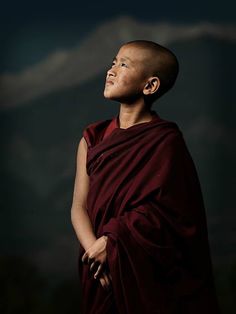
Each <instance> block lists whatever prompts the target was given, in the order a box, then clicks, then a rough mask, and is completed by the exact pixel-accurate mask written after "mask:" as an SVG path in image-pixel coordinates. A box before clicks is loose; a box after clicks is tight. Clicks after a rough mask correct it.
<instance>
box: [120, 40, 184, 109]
mask: <svg viewBox="0 0 236 314" xmlns="http://www.w3.org/2000/svg"><path fill="white" fill-rule="evenodd" d="M128 45H132V46H133V47H137V48H138V49H140V50H141V51H140V52H141V53H142V56H143V65H144V67H145V71H147V75H148V76H157V77H158V78H159V80H160V87H159V89H158V91H157V92H156V93H155V94H153V95H150V96H147V97H148V98H149V102H151V103H153V101H155V100H156V99H157V98H159V97H160V96H162V95H163V94H164V93H166V92H167V91H168V90H169V89H171V88H172V86H173V85H174V83H175V81H176V78H177V76H178V72H179V63H178V60H177V58H176V56H175V55H174V53H173V52H171V51H170V50H169V49H167V48H165V47H163V46H161V45H159V44H157V43H155V42H152V41H148V40H134V41H130V42H127V43H125V44H124V46H128Z"/></svg>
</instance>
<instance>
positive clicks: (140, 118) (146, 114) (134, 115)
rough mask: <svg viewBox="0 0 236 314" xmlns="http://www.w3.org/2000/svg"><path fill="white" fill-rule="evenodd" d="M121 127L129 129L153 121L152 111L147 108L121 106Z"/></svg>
mask: <svg viewBox="0 0 236 314" xmlns="http://www.w3.org/2000/svg"><path fill="white" fill-rule="evenodd" d="M118 120H119V121H118V122H119V127H120V128H122V129H126V128H129V127H131V126H133V125H134V124H138V123H143V122H149V121H151V120H152V109H151V108H147V107H145V106H132V105H123V104H121V105H120V112H119V119H118Z"/></svg>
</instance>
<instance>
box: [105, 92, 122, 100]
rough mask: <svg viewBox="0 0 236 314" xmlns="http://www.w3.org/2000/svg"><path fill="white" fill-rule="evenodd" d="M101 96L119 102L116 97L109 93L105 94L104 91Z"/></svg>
mask: <svg viewBox="0 0 236 314" xmlns="http://www.w3.org/2000/svg"><path fill="white" fill-rule="evenodd" d="M103 95H104V97H105V98H106V99H109V100H115V101H119V99H117V98H116V97H114V96H112V95H111V94H110V93H107V92H106V91H104V93H103Z"/></svg>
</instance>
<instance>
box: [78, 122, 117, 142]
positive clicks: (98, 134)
mask: <svg viewBox="0 0 236 314" xmlns="http://www.w3.org/2000/svg"><path fill="white" fill-rule="evenodd" d="M111 121H112V119H105V120H97V121H95V122H92V123H89V124H87V125H86V126H85V127H84V129H83V137H84V138H85V140H86V142H87V145H88V148H90V147H91V146H93V145H95V144H96V143H97V142H99V140H100V139H101V138H102V136H103V134H104V132H105V130H106V128H107V127H108V125H109V124H110V123H111Z"/></svg>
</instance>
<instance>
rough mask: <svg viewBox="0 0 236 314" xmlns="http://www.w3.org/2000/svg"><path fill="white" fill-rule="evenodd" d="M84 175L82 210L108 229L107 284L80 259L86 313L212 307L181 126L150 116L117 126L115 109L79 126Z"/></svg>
mask: <svg viewBox="0 0 236 314" xmlns="http://www.w3.org/2000/svg"><path fill="white" fill-rule="evenodd" d="M83 136H84V138H85V140H86V142H87V146H88V153H87V164H86V168H87V173H88V175H89V178H90V183H89V193H88V197H87V210H88V215H89V217H90V219H91V222H92V226H93V230H94V233H95V235H96V237H97V238H98V237H101V236H102V235H107V236H108V241H107V247H106V249H107V264H108V268H109V271H110V273H111V276H112V289H111V290H110V291H109V292H107V291H105V290H104V289H103V288H102V286H101V284H100V282H99V280H95V279H94V278H93V277H92V276H91V275H90V273H89V267H88V265H84V264H83V263H82V262H81V257H82V255H83V254H84V250H83V248H82V247H80V254H79V274H80V279H81V284H82V293H83V294H82V295H83V298H82V300H83V313H85V314H108V313H114V314H115V313H119V314H146V313H147V314H154V313H155V314H157V313H158V314H213V313H214V314H217V313H219V309H218V305H217V299H216V293H215V288H214V279H213V272H212V263H211V257H210V248H209V242H208V233H207V222H206V215H205V208H204V203H203V198H202V193H201V188H200V184H199V180H198V175H197V172H196V169H195V166H194V163H193V160H192V158H191V156H190V153H189V151H188V149H187V147H186V144H185V141H184V139H183V136H182V133H181V131H180V130H179V128H178V126H177V125H176V124H175V123H174V122H170V121H166V120H163V119H161V118H160V117H159V115H158V114H157V113H156V112H155V111H152V120H151V121H149V122H144V123H139V124H135V125H133V126H131V127H129V128H127V129H121V128H119V116H118V115H117V116H116V117H114V118H113V119H108V120H103V121H97V122H95V123H92V124H90V125H88V126H87V127H86V128H85V129H84V130H83Z"/></svg>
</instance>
